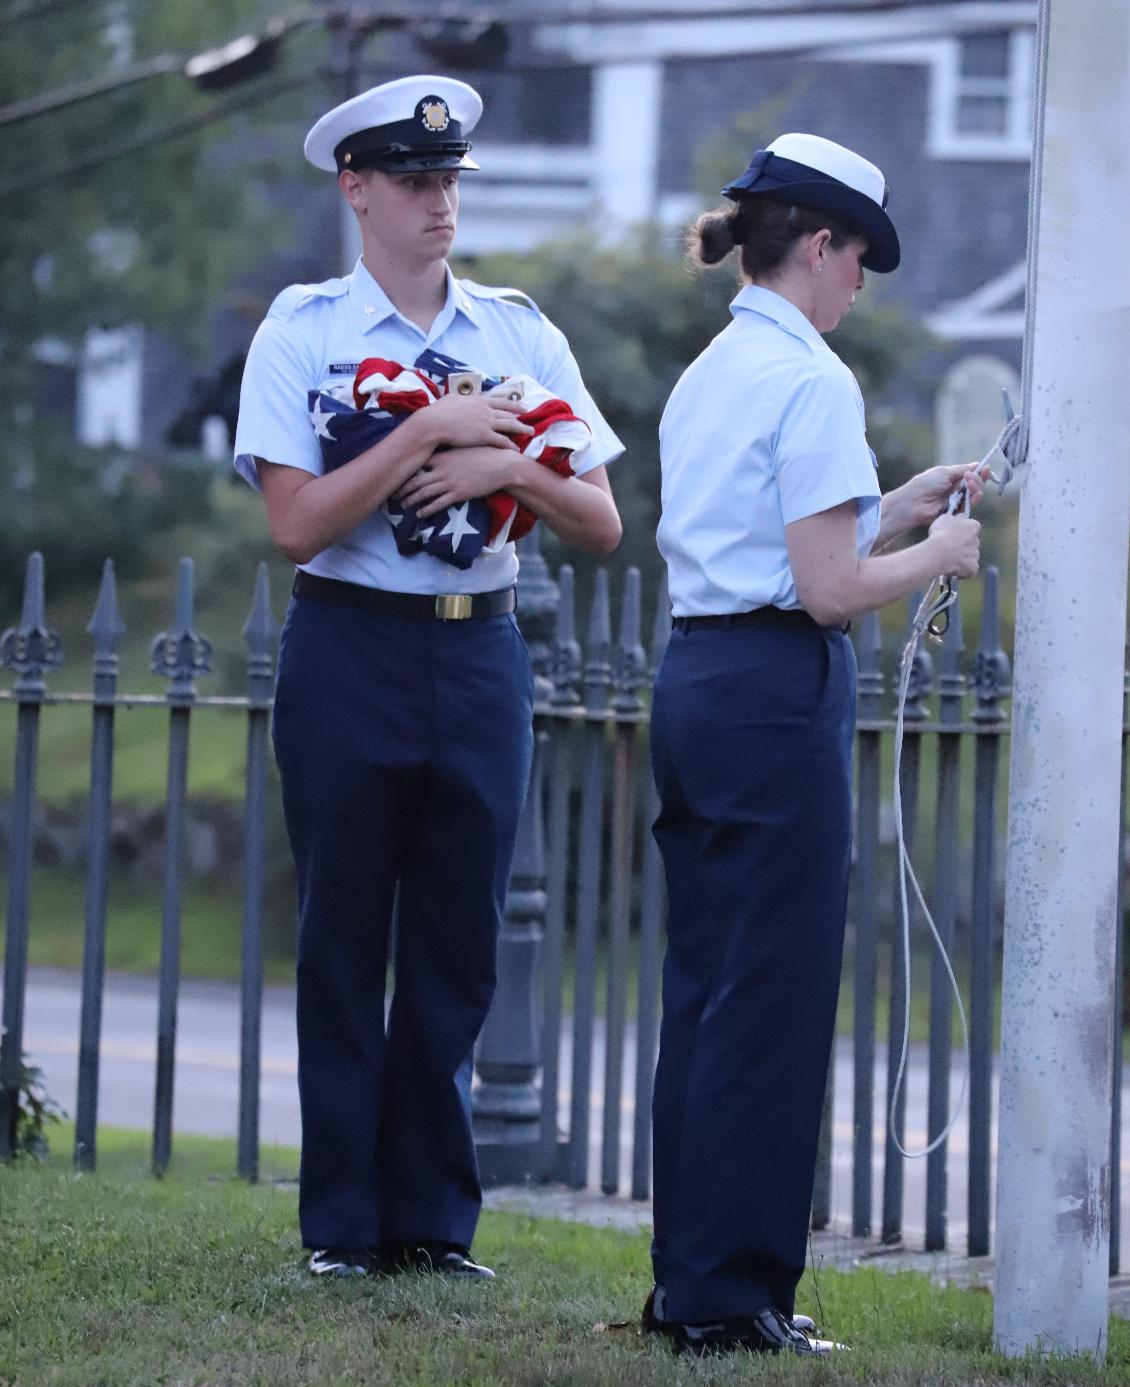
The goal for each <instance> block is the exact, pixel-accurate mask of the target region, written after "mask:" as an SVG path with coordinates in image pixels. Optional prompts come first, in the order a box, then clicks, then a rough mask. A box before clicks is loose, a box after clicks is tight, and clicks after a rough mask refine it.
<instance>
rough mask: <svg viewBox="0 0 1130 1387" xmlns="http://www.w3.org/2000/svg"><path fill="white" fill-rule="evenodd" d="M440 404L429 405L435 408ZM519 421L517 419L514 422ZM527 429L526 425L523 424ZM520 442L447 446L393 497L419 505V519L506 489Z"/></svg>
mask: <svg viewBox="0 0 1130 1387" xmlns="http://www.w3.org/2000/svg"><path fill="white" fill-rule="evenodd" d="M437 407H438V405H431V406H429V408H431V409H436V408H437ZM514 422H515V423H517V420H515V421H514ZM521 427H522V428H526V425H525V424H523V425H521ZM516 455H517V456H521V455H520V454H519V453H518V449H517V445H515V444H512V443H509V441H506V442H502V443H501V444H499V443H495V444H485V445H480V446H478V447H456V448H448V449H445V450H444V451H443V452H439V453H433V454H432V455H431V457H430V458H429V459H428V461H427V462H425V463H424V465H423V466H422V467H421V468H420V470H419V471H418V472H416V473H415V474H414V475H413V476H411V477H409V478H408V480H407V482H405V484H404V486H403V487H401V489H400V491H399V492H398V493H397V495H396V497H395V498H394V499H395V500H396V502H397V504H398V505H401V506H417V507H419V510H418V512H417V513H418V515H419V517H420V519H422V520H426V519H427V518H428V517H429V516H431V515H438V514H439V512H440V511H443V510H446V509H447V507H448V506H457V505H460V504H461V503H462V502H464V501H470V500H472V499H473V498H474V497H476V496H489V495H490V494H491V492H492V491H505V490H506V487H507V485H508V483H509V482H510V480H511V478H512V475H513V471H514V460H515V456H516Z"/></svg>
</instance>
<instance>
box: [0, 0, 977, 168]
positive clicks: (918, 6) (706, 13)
mask: <svg viewBox="0 0 1130 1387" xmlns="http://www.w3.org/2000/svg"><path fill="white" fill-rule="evenodd" d="M67 2H68V0H44V3H43V4H41V5H39V6H38V7H37V8H36V9H35V11H34V12H35V13H37V14H38V13H43V12H44V11H45V10H52V9H56V8H61V7H62V5H63V4H65V3H67ZM75 3H85V0H75ZM955 5H956V6H957V7H958V8H959V9H960V8H963V7H964V6H963V5H962V0H809V3H808V4H805V5H803V6H782V5H777V6H773V7H768V6H766V7H757V8H753V7H751V6H749V5H745V6H733V5H730V6H723V7H718V8H714V9H710V10H696V11H692V12H690V13H687V12H686V11H684V12H683V13H681V14H680V13H678V12H675V11H672V10H657V9H656V10H643V9H631V10H611V9H604V8H602V9H601V10H599V11H589V12H587V13H585V12H578V11H576V10H571V9H570V10H540V11H526V12H525V13H522V14H508V15H507V16H506V18H505V19H504V20H502V19H499V21H498V22H500V23H504V24H506V25H507V26H515V25H518V24H522V25H531V26H535V25H536V26H544V25H551V24H563V23H578V24H589V23H599V24H610V23H623V22H628V21H635V22H639V21H642V20H647V19H652V20H659V19H668V20H671V21H672V22H678V21H681V20H687V19H711V18H735V17H742V18H747V19H748V18H761V17H769V16H778V17H784V16H788V17H796V18H800V17H804V16H806V15H828V14H845V15H848V14H869V13H880V12H888V13H890V12H897V11H905V10H936V9H941V8H943V7H944V8H947V9H952V8H954V7H955ZM32 12H33V10H32V7H31V6H30V5H25V6H19V7H17V9H16V10H10V11H8V12H7V14H5V15H0V26H2V25H3V24H4V23H6V22H9V21H10V20H12V19H14V18H18V17H24V16H29V15H31V13H32ZM438 17H439V18H441V19H444V20H449V21H452V22H458V21H472V20H474V21H481V20H486V19H488V18H489V19H494V18H495V12H494V11H489V10H485V9H467V10H461V11H458V12H456V11H454V10H441V11H440V13H439V16H438ZM420 22H421V17H420V11H419V9H418V8H415V7H410V6H399V5H382V6H380V7H379V8H376V9H373V10H371V11H364V10H359V9H353V8H351V9H348V10H338V9H334V8H331V7H330V6H326V7H325V9H318V10H316V11H314V10H310V9H304V10H298V11H291V12H290V13H289V14H286V15H281V16H278V17H277V18H276V19H274V20H272V21H271V22H270V23H269V25H268V26H267V30H268V35H269V36H273V37H284V36H285V35H287V34H289V33H290V32H292V31H293V30H295V29H297V28H300V27H305V26H306V25H310V24H312V23H315V24H321V25H323V26H325V27H328V28H332V27H334V26H335V25H344V26H348V27H350V28H352V29H353V30H354V31H361V32H363V31H365V30H367V29H369V28H378V27H382V26H384V27H390V28H392V27H399V26H401V25H404V26H405V27H408V28H409V29H411V28H412V26H413V24H414V23H420ZM946 32H951V31H950V30H948V29H945V30H943V29H939V33H946ZM873 41H874V40H873V37H872V38H871V39H869V40H868V42H873ZM851 43H852V41H851V40H850V39H844V38H842V37H841V38H839V39H837V40H834V41H833V42H831V43H829V42H828V41H822V42H815V41H812V40H809V41H807V42H804V43H798V44H797V45H796V47H795V48H790V49H788V50H775V53H776V56H778V57H783V56H786V54H788V55H796V54H802V53H806V52H812V51H817V50H819V49H823V48H828V47H833V46H834V47H850V46H851ZM185 62H186V60H185V59H184V58H182V57H177V56H175V55H172V54H160V55H158V56H157V57H155V58H151V59H148V60H146V62H144V63H139V64H137V65H136V66H135V67H134V68H132V69H129V70H127V71H126V72H124V73H121V74H118V75H117V76H116V77H114V78H106V79H95V80H94V81H91V82H85V83H81V84H78V85H76V86H73V87H70V88H63V89H60V90H59V91H56V92H48V93H44V94H43V95H42V96H39V97H30V98H27V99H26V100H24V101H20V102H14V103H12V104H11V105H9V106H4V107H0V128H2V127H4V126H5V125H9V124H16V123H18V122H20V121H22V120H27V119H30V118H32V117H34V116H38V115H44V114H49V113H51V112H52V111H56V110H62V109H66V108H67V107H68V106H70V105H72V104H76V103H78V102H81V101H85V100H88V99H90V98H91V97H94V96H98V95H104V94H106V93H109V92H112V91H115V90H117V89H118V88H121V87H125V86H130V85H133V84H134V83H137V82H140V81H145V80H148V79H150V78H153V77H157V76H161V75H168V74H170V73H172V72H174V71H176V70H178V69H179V70H181V71H183V70H184V67H185ZM593 64H594V66H597V65H599V58H598V56H597V55H595V54H594V55H593ZM507 70H508V71H514V70H516V68H515V65H514V64H508V65H507ZM523 70H524V69H523ZM530 70H535V71H540V70H542V69H541V67H540V65H539V66H536V67H531V69H530ZM329 75H330V74H308V75H306V76H303V77H299V78H296V79H284V80H283V81H282V82H276V83H275V84H274V85H273V87H272V88H271V89H270V90H269V91H265V92H262V93H258V94H256V95H254V96H251V97H248V98H246V99H240V98H231V99H229V100H227V101H223V102H219V103H217V104H216V105H215V106H213V107H210V108H209V110H207V111H205V112H201V113H200V114H198V115H197V116H194V117H192V118H190V119H187V120H184V121H180V122H175V123H173V124H170V125H165V126H161V127H157V128H155V129H154V130H151V131H149V132H143V133H142V134H140V135H138V136H135V137H133V138H132V139H129V140H124V141H120V142H118V143H117V144H111V145H107V146H105V147H103V149H101V150H99V151H96V152H94V153H93V154H91V155H89V156H88V157H86V158H83V159H79V160H74V161H72V162H71V163H69V164H66V165H63V166H62V167H60V168H57V169H55V170H52V171H50V172H49V173H46V174H43V173H41V174H39V175H37V176H36V177H35V178H34V179H32V178H31V177H30V176H29V177H24V178H20V179H13V180H10V181H9V182H7V183H0V196H5V195H11V194H14V193H22V192H28V191H31V190H33V189H34V188H36V187H39V186H41V185H42V184H43V183H45V182H48V181H50V180H52V179H55V178H60V177H62V178H67V177H74V176H77V175H81V174H85V173H89V172H92V171H93V170H95V169H97V168H99V167H101V166H102V165H103V164H105V163H108V162H110V161H112V160H115V159H118V158H121V157H122V156H123V155H124V154H129V153H132V152H134V150H136V149H142V148H146V147H148V146H150V145H154V144H160V143H161V142H162V141H164V140H167V139H177V138H180V137H182V136H183V135H185V134H191V133H193V132H194V131H196V130H199V129H203V128H205V127H206V126H207V125H209V124H211V123H212V122H213V121H217V120H224V119H226V118H227V117H228V116H229V115H230V114H232V113H234V112H237V111H240V110H243V109H244V108H245V107H247V106H254V105H259V104H261V103H262V102H264V101H268V100H270V99H271V97H272V96H274V95H276V94H278V93H282V92H286V91H290V90H292V89H294V88H296V87H301V86H306V85H309V84H311V83H312V82H314V81H315V80H317V77H318V76H325V77H328V76H329Z"/></svg>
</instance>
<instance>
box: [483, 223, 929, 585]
mask: <svg viewBox="0 0 1130 1387" xmlns="http://www.w3.org/2000/svg"><path fill="white" fill-rule="evenodd" d="M473 276H474V278H477V279H481V280H483V281H484V282H485V283H489V284H511V285H514V286H516V287H518V288H521V289H523V290H525V291H526V292H527V293H528V294H530V295H531V297H532V298H533V299H534V300H535V302H536V303H537V304H538V306H539V307H540V308H541V310H542V311H543V312H544V313H546V314H547V315H548V316H549V317H550V318H551V319H552V320H553V321H554V322H555V323H556V324H557V325H558V326H559V327H560V328H561V329H562V330H563V331H564V332H565V334H566V336H567V337H568V338H569V342H570V345H571V346H572V348H573V353H574V355H575V356H576V357H577V360H578V361H579V363H580V365H581V368H582V371H583V373H584V376H585V381H586V383H587V384H588V386H589V389H590V390H591V392H592V394H593V395H594V397H595V398H596V400H597V402H598V403H599V405H600V407H601V410H602V411H603V413H604V414H605V417H606V418H607V419H608V422H609V423H610V424H611V425H612V427H613V428H614V429H615V431H616V432H617V433H618V434H619V436H620V438H621V439H622V440H623V442H624V444H625V446H626V448H627V453H626V455H625V457H624V458H622V459H621V460H620V461H619V462H617V463H615V464H614V466H613V468H612V483H613V488H614V490H615V492H616V499H617V503H618V504H619V507H620V511H621V514H622V516H623V520H624V541H623V544H622V546H621V549H620V551H619V552H618V554H617V563H621V562H622V563H624V564H634V565H636V566H638V567H639V568H640V569H641V570H642V572H643V573H644V575H645V579H646V581H647V585H648V586H649V587H653V586H654V584H655V583H656V582H657V581H658V577H659V573H660V568H661V565H660V562H659V556H658V553H657V551H656V549H655V527H656V523H657V521H658V519H659V457H658V426H659V417H660V415H661V414H662V412H663V406H664V404H665V402H666V400H667V396H668V395H669V394H670V392H671V389H672V387H673V386H674V384H675V382H676V381H677V380H678V378H679V376H680V374H681V373H682V371H683V370H684V369H685V368H686V366H687V364H688V363H689V362H690V361H692V360H693V359H694V357H696V356H697V355H698V353H699V352H700V351H702V349H703V348H704V347H705V346H706V345H707V343H708V342H709V341H710V340H711V338H712V337H714V336H715V335H716V334H717V333H719V332H721V331H722V329H723V328H724V327H725V326H726V324H727V323H728V322H729V321H730V314H729V308H728V305H729V303H730V300H731V299H732V298H733V296H734V294H735V292H736V290H737V287H738V286H737V284H736V282H735V279H734V267H733V266H732V265H731V264H730V263H729V262H727V265H726V266H723V267H722V268H720V269H716V270H712V271H707V272H705V273H703V272H701V271H699V270H696V269H694V268H692V267H691V266H689V265H688V263H687V262H686V261H685V260H684V259H683V258H682V257H681V256H680V254H679V250H678V247H677V246H675V245H674V244H673V243H672V238H671V236H670V234H669V233H668V232H666V231H664V230H662V229H660V228H657V227H655V226H651V225H644V226H640V227H638V228H637V229H636V230H635V232H634V233H633V234H632V235H631V236H629V237H628V238H627V239H626V240H624V241H622V242H620V243H618V244H616V245H609V246H600V245H596V244H594V243H593V242H592V241H591V240H590V239H588V238H587V237H585V236H576V237H572V238H570V239H567V240H563V241H560V242H557V243H555V244H552V245H547V246H543V247H541V248H540V249H538V250H536V251H532V252H527V253H523V254H521V255H490V256H484V257H481V258H480V259H478V260H477V261H476V262H475V264H474V266H473ZM929 340H930V339H929V338H928V336H927V334H925V333H924V331H923V330H922V329H920V328H918V327H917V326H915V325H914V324H913V323H911V322H910V321H909V320H908V319H907V318H906V317H905V316H904V315H903V314H902V313H901V312H900V311H899V310H898V309H896V308H894V307H889V306H885V305H882V304H881V303H880V304H869V303H868V302H867V299H866V296H865V297H864V298H862V299H861V300H860V303H859V304H858V305H857V307H856V308H854V309H853V310H852V312H851V313H850V314H849V315H848V316H847V318H846V319H845V320H844V323H843V325H842V326H841V327H840V328H839V329H838V331H837V333H836V335H835V337H834V338H833V339H832V343H831V344H832V346H833V347H834V348H835V349H836V351H837V352H839V354H840V355H841V356H842V357H843V358H844V360H845V361H846V362H847V363H848V365H849V366H851V368H852V369H853V371H854V372H855V374H856V376H857V378H858V380H859V383H860V388H861V389H862V391H863V395H864V398H865V399H866V400H867V403H868V409H869V427H868V435H869V438H870V441H871V444H872V447H873V448H874V449H875V452H876V453H877V454H878V456H879V457H880V459H882V460H883V464H884V469H883V472H884V474H883V481H884V485H885V486H890V485H895V484H897V483H898V482H900V481H902V480H904V479H905V477H906V476H907V475H909V474H910V473H911V472H912V471H916V470H918V469H919V468H921V467H924V466H928V465H929V463H930V462H931V461H932V456H931V454H932V441H931V432H930V430H929V428H928V427H927V426H926V425H924V424H922V423H921V422H918V421H917V420H916V419H915V418H914V416H913V415H912V414H909V413H908V412H906V410H905V408H900V407H897V406H896V405H895V404H894V403H892V402H893V400H894V399H896V398H897V397H898V395H899V394H900V393H902V394H903V395H905V393H906V391H907V389H908V383H909V387H910V388H911V389H913V371H914V368H915V363H916V362H917V361H918V360H919V359H920V358H921V356H922V353H923V351H924V349H925V347H926V346H927V344H928V342H929ZM545 548H546V552H547V554H550V555H551V556H553V557H556V556H557V555H556V547H555V545H554V544H553V542H552V540H547V542H546V544H545ZM574 557H575V556H573V555H570V558H571V559H574Z"/></svg>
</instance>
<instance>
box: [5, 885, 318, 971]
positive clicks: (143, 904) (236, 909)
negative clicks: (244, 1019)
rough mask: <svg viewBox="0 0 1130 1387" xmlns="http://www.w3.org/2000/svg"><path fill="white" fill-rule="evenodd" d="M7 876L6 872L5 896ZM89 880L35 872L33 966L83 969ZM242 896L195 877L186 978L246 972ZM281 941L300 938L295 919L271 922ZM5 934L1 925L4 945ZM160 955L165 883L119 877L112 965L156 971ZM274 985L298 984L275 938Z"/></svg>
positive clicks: (113, 898)
mask: <svg viewBox="0 0 1130 1387" xmlns="http://www.w3.org/2000/svg"><path fill="white" fill-rule="evenodd" d="M6 891H7V880H6V878H5V876H4V874H3V873H0V893H6ZM85 893H86V883H85V878H84V877H83V876H82V874H81V873H79V872H77V871H68V870H64V869H61V868H57V867H47V866H39V867H36V869H35V871H34V873H33V876H32V897H31V922H30V925H29V935H28V958H29V960H30V962H31V963H32V964H33V965H38V966H44V967H53V968H71V969H77V968H81V967H82V951H83V932H84V921H85V910H86V894H85ZM242 909H243V907H242V900H241V897H240V887H239V884H238V883H230V882H224V881H201V880H193V879H190V880H189V881H188V882H187V884H186V886H185V891H184V896H183V900H182V905H181V971H182V974H183V975H184V976H185V977H190V978H213V979H219V980H222V981H229V982H233V981H235V980H236V979H238V977H239V975H240V949H241V943H240V932H241V930H242ZM271 929H272V937H273V938H274V940H275V941H280V940H284V939H286V940H289V939H290V938H291V937H292V936H293V932H294V925H293V918H292V916H290V915H288V917H287V918H286V919H285V920H277V921H272V922H271ZM4 937H5V930H4V928H2V927H0V946H2V944H3V941H4ZM160 956H161V889H160V883H158V882H152V881H135V880H131V879H128V878H122V877H120V876H116V877H114V878H113V880H112V882H111V886H110V898H109V903H108V920H107V925H106V967H107V968H110V969H114V970H117V971H121V972H129V973H141V974H150V975H151V974H155V973H156V972H157V967H158V964H159V962H160ZM264 971H265V975H266V980H267V981H268V982H271V983H292V982H293V981H294V960H293V959H292V958H290V957H288V956H286V955H285V952H284V951H282V950H281V948H280V946H279V945H278V944H277V942H276V947H275V948H268V949H267V950H266V951H265V957H264Z"/></svg>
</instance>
